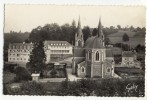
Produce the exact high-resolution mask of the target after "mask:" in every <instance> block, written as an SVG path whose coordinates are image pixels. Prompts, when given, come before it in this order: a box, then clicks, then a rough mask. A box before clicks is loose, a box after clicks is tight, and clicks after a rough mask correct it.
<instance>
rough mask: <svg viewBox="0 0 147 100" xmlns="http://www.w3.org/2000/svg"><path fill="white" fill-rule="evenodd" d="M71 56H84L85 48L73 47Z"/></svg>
mask: <svg viewBox="0 0 147 100" xmlns="http://www.w3.org/2000/svg"><path fill="white" fill-rule="evenodd" d="M73 56H74V57H85V50H84V49H83V48H74V49H73Z"/></svg>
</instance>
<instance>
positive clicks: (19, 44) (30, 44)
mask: <svg viewBox="0 0 147 100" xmlns="http://www.w3.org/2000/svg"><path fill="white" fill-rule="evenodd" d="M9 45H17V46H21V45H29V46H33V43H25V42H23V43H10V44H9Z"/></svg>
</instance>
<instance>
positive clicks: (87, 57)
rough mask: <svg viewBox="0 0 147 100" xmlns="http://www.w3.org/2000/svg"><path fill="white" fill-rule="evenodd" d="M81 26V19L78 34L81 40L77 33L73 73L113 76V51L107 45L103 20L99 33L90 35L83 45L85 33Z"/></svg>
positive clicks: (98, 76)
mask: <svg viewBox="0 0 147 100" xmlns="http://www.w3.org/2000/svg"><path fill="white" fill-rule="evenodd" d="M80 26H81V23H80V19H79V22H78V29H77V30H78V31H77V34H80V37H81V40H80V38H79V37H78V35H77V34H76V35H75V48H73V61H72V68H73V74H76V75H77V76H78V77H90V78H93V77H97V78H111V77H113V76H114V67H115V62H114V57H113V52H112V49H111V48H110V47H107V46H106V45H105V35H104V34H103V31H102V24H101V20H99V25H98V32H97V35H96V36H91V37H89V38H88V39H87V40H86V42H85V43H84V45H81V44H82V43H83V42H82V41H83V39H82V38H83V36H82V35H81V34H83V33H82V31H80V30H81V27H80ZM79 32H81V33H79ZM77 38H78V39H77ZM77 51H78V52H77ZM77 53H79V54H77ZM83 53H84V54H83Z"/></svg>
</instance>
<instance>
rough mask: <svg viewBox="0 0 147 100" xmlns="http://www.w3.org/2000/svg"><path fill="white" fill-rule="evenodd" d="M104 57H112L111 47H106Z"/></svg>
mask: <svg viewBox="0 0 147 100" xmlns="http://www.w3.org/2000/svg"><path fill="white" fill-rule="evenodd" d="M106 57H114V55H113V51H112V49H106Z"/></svg>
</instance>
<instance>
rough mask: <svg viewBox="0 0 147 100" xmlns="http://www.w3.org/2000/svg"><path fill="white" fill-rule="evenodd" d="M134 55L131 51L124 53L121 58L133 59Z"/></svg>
mask: <svg viewBox="0 0 147 100" xmlns="http://www.w3.org/2000/svg"><path fill="white" fill-rule="evenodd" d="M133 56H134V53H133V52H132V51H124V52H123V53H122V57H133Z"/></svg>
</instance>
